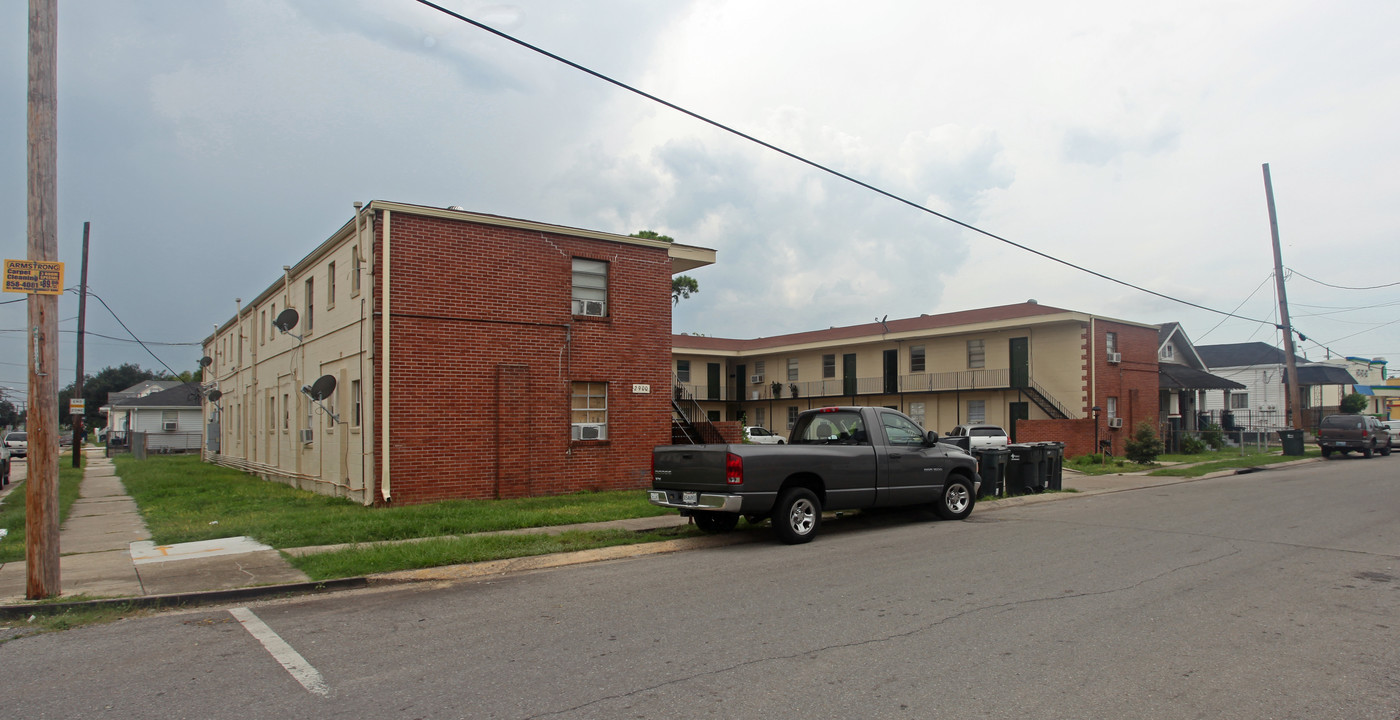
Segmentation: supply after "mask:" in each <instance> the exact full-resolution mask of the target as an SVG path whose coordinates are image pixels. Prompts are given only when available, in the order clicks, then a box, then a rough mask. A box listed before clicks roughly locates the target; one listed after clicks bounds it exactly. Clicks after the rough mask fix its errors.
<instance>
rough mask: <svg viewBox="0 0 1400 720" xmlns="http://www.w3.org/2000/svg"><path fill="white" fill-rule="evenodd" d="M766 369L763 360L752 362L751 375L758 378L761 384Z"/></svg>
mask: <svg viewBox="0 0 1400 720" xmlns="http://www.w3.org/2000/svg"><path fill="white" fill-rule="evenodd" d="M766 367H767V365H766V363H765V362H764V361H763V360H756V361H754V364H753V374H754V375H755V376H757V377H758V381H759V382H763V376H764V375H765V372H764V370H765V368H766Z"/></svg>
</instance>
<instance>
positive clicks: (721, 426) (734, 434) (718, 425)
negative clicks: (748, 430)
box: [712, 420, 744, 443]
mask: <svg viewBox="0 0 1400 720" xmlns="http://www.w3.org/2000/svg"><path fill="white" fill-rule="evenodd" d="M712 424H713V425H714V426H715V429H716V430H718V431H719V434H720V436H721V437H723V438H724V441H725V442H727V443H741V442H743V441H744V424H743V423H741V422H739V421H738V420H721V421H718V422H715V423H712Z"/></svg>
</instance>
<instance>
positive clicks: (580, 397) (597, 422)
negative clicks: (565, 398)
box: [569, 380, 608, 440]
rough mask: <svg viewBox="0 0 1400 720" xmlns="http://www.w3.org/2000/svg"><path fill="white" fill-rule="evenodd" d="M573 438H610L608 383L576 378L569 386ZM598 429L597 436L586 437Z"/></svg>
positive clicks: (571, 433) (571, 437)
mask: <svg viewBox="0 0 1400 720" xmlns="http://www.w3.org/2000/svg"><path fill="white" fill-rule="evenodd" d="M569 414H570V420H569V422H570V434H569V437H570V439H572V440H607V439H608V384H607V383H606V382H590V381H587V380H576V381H574V382H573V383H571V384H570V386H569ZM590 431H596V434H597V437H585V436H586V435H590V434H592V433H591V432H590Z"/></svg>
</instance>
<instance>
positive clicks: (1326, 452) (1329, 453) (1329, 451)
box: [1322, 445, 1332, 460]
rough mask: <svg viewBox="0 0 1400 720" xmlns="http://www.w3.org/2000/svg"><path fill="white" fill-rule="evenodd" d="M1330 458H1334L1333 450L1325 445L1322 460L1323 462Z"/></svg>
mask: <svg viewBox="0 0 1400 720" xmlns="http://www.w3.org/2000/svg"><path fill="white" fill-rule="evenodd" d="M1330 457H1332V448H1330V447H1327V446H1326V445H1323V446H1322V459H1323V460H1326V459H1327V458H1330Z"/></svg>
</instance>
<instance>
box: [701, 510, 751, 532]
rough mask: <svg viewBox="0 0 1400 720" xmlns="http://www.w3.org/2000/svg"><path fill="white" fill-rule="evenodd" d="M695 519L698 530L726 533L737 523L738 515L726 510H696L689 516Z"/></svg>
mask: <svg viewBox="0 0 1400 720" xmlns="http://www.w3.org/2000/svg"><path fill="white" fill-rule="evenodd" d="M691 517H692V518H694V519H695V527H698V528H700V532H704V533H710V534H712V535H713V534H719V533H727V532H729V531H731V530H733V529H734V528H736V527H738V525H739V516H738V515H736V514H734V513H727V512H697V513H695V514H694V515H692V516H691Z"/></svg>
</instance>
